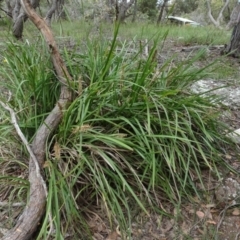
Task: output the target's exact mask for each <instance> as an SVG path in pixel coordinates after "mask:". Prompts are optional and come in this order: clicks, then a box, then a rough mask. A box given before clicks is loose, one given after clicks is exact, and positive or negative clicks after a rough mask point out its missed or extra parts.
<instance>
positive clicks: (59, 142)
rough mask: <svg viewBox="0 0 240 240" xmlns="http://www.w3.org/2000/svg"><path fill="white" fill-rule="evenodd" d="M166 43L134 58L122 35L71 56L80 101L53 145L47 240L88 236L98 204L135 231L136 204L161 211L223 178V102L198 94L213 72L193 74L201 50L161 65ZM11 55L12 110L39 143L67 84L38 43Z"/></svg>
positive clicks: (52, 139) (155, 44)
mask: <svg viewBox="0 0 240 240" xmlns="http://www.w3.org/2000/svg"><path fill="white" fill-rule="evenodd" d="M164 39H165V36H163V38H162V39H161V38H156V39H155V40H152V46H151V50H150V51H149V55H148V56H144V55H143V53H142V51H141V50H140V51H138V52H137V53H135V51H132V50H133V49H132V43H131V44H130V45H129V44H128V43H127V42H123V43H119V42H118V41H117V34H115V35H114V38H113V40H111V41H108V40H105V39H101V40H99V39H98V40H96V41H95V40H93V41H92V42H87V43H86V45H85V47H84V50H83V49H81V48H80V50H79V49H78V48H77V47H76V49H74V51H73V50H70V51H68V50H65V51H64V53H65V59H66V62H67V65H68V68H69V70H70V72H71V74H72V76H73V77H74V78H75V81H74V84H72V85H71V87H72V89H73V91H74V92H75V99H74V101H73V102H72V104H71V105H70V106H69V108H68V109H67V110H66V111H65V112H64V116H63V121H62V123H61V124H60V126H59V128H58V130H57V131H56V132H55V133H54V135H53V136H51V137H49V143H48V146H46V156H47V161H46V164H45V174H46V180H47V183H48V191H49V194H48V199H47V208H46V216H45V217H44V219H43V223H42V228H41V229H40V230H39V234H38V239H47V238H48V236H49V234H51V236H52V235H53V236H54V237H55V239H64V237H65V236H66V235H65V234H73V232H74V231H75V235H76V237H78V238H80V237H81V234H82V231H81V227H80V226H79V225H81V226H83V227H82V228H85V224H86V223H85V222H84V221H83V218H82V214H84V213H87V212H88V211H89V209H91V208H92V206H96V205H99V206H100V205H101V206H102V207H103V208H104V210H105V211H106V214H107V215H108V217H109V221H110V222H111V224H112V225H114V224H115V223H116V222H118V224H119V225H120V226H121V229H122V230H127V229H129V227H130V223H131V220H132V209H133V208H136V203H137V205H138V207H140V208H141V209H142V210H143V211H145V212H147V209H149V208H146V206H151V207H152V209H155V210H156V208H158V206H159V205H160V204H159V203H160V201H162V200H164V201H171V202H173V203H174V202H178V201H181V198H182V196H185V197H186V196H188V195H189V194H190V193H191V192H192V191H196V192H197V189H196V188H195V187H194V179H195V178H198V179H199V180H200V181H201V168H202V167H208V168H209V169H211V170H212V171H215V172H217V166H216V165H217V164H218V163H220V161H219V148H218V146H219V145H221V144H223V143H224V142H225V139H223V137H222V134H221V133H220V131H219V129H221V130H223V125H222V124H221V123H220V122H219V120H218V119H217V116H218V113H219V112H218V107H216V104H215V103H214V98H213V97H204V98H203V97H202V96H200V95H197V94H193V93H191V92H190V91H189V88H190V86H191V84H193V83H194V82H195V81H196V80H198V79H199V78H200V77H202V75H203V74H204V72H205V69H196V68H193V63H194V62H195V61H196V60H197V59H198V57H200V56H201V53H199V54H197V55H196V57H195V58H192V59H188V60H186V61H184V62H181V63H179V64H177V65H176V66H175V67H171V63H172V59H170V60H169V61H166V62H165V63H163V64H161V65H159V64H158V57H157V56H158V54H159V53H158V46H159V44H158V43H160V42H161V41H164ZM18 48H20V49H18ZM35 48H36V49H38V50H34V49H35ZM16 50H18V51H17V53H16V54H14V57H10V56H11V55H10V54H12V52H14V53H15V52H16ZM5 54H6V63H7V64H6V65H5V66H1V69H3V70H4V71H2V72H3V77H5V78H6V79H7V81H6V83H7V84H8V85H7V88H9V89H10V90H11V92H12V96H13V97H12V100H11V101H10V102H9V104H11V105H12V107H13V108H14V109H15V110H16V112H17V113H18V118H19V122H20V126H21V127H22V129H23V130H24V132H25V134H27V136H28V139H29V141H31V138H32V136H33V135H34V131H36V129H37V128H38V127H39V125H40V124H41V123H42V121H43V119H44V117H45V116H46V115H47V114H48V112H49V111H50V110H51V108H52V106H53V105H54V103H55V101H56V99H57V95H58V86H57V83H56V82H54V74H53V72H52V71H51V70H49V69H50V66H51V65H50V63H49V64H46V62H49V61H48V59H47V57H46V54H45V52H44V53H43V54H39V48H38V47H37V46H34V47H32V46H21V47H19V46H15V45H10V46H9V47H8V49H7V51H6V53H5ZM8 54H9V55H8ZM6 69H7V71H6ZM5 87H6V85H5ZM28 89H30V91H29V90H28ZM2 126H3V125H2ZM5 126H6V123H5V125H4V128H3V127H2V129H6V128H5ZM26 129H27V130H28V131H26ZM29 129H30V130H32V131H29ZM160 196H161V197H160ZM49 215H50V216H52V218H49ZM85 229H86V228H85ZM50 230H54V231H52V232H50ZM89 234H91V233H89ZM85 237H86V236H85Z"/></svg>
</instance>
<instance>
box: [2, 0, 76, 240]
mask: <svg viewBox="0 0 240 240" xmlns="http://www.w3.org/2000/svg"><path fill="white" fill-rule="evenodd" d="M21 6H22V8H23V9H24V11H25V12H26V13H27V15H28V17H29V19H30V20H31V21H32V22H33V23H34V24H35V26H36V27H37V28H38V29H39V30H40V31H41V33H42V34H43V36H44V39H45V41H46V43H47V44H48V47H49V51H50V54H51V56H52V62H53V65H54V68H55V70H56V73H57V77H58V80H59V81H60V82H61V83H62V85H61V93H60V96H59V100H58V101H57V103H56V105H55V107H54V108H53V110H52V111H51V112H50V114H49V115H48V116H47V118H46V119H45V120H44V123H43V124H42V125H41V126H40V128H39V129H38V130H37V132H36V135H35V138H34V140H33V143H32V147H31V149H32V151H33V154H34V156H35V157H36V159H37V162H38V164H39V168H40V170H41V169H42V168H43V164H44V161H45V145H46V142H47V139H48V137H49V135H50V134H51V133H52V132H53V131H54V130H55V129H56V128H57V126H58V125H59V123H60V121H61V119H62V116H63V111H64V110H65V109H66V108H67V107H68V105H69V103H70V102H71V100H72V92H71V90H70V89H69V87H68V84H69V82H71V76H70V74H69V73H68V71H67V67H66V65H65V64H64V62H63V60H62V58H61V56H60V53H59V50H58V48H57V44H56V42H55V40H54V37H53V34H52V32H51V30H50V29H49V27H48V26H47V24H46V22H45V21H44V20H43V19H42V18H40V17H39V16H38V15H37V13H36V12H35V10H34V9H33V8H32V6H31V4H30V2H29V0H21ZM29 183H30V194H29V196H30V197H29V202H28V204H27V206H26V207H25V208H24V211H23V213H22V214H21V216H20V217H19V218H18V221H17V223H16V225H15V226H14V227H13V228H12V229H11V230H10V231H9V232H8V233H7V235H5V236H4V237H3V238H2V240H27V239H29V238H30V237H31V236H32V234H33V233H34V231H35V230H36V228H37V226H38V224H39V221H40V219H41V218H42V216H43V214H44V212H45V205H46V194H45V190H44V187H43V185H42V176H41V175H39V174H37V169H36V167H35V161H34V158H33V157H32V155H31V157H30V160H29Z"/></svg>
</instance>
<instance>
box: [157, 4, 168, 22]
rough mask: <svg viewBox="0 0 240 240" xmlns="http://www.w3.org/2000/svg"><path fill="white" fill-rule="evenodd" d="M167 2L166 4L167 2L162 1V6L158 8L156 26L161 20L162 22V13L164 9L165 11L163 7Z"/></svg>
mask: <svg viewBox="0 0 240 240" xmlns="http://www.w3.org/2000/svg"><path fill="white" fill-rule="evenodd" d="M167 2H168V0H164V2H163V4H162V6H161V8H160V12H159V15H158V19H157V25H159V24H160V22H161V20H162V16H163V11H164V9H165V7H166V5H167Z"/></svg>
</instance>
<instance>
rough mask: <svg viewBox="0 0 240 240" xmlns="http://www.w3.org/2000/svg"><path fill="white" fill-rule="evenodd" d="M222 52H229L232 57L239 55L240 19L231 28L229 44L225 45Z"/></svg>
mask: <svg viewBox="0 0 240 240" xmlns="http://www.w3.org/2000/svg"><path fill="white" fill-rule="evenodd" d="M221 53H222V54H230V55H231V56H233V57H238V58H239V57H240V21H239V22H238V24H237V25H236V26H235V27H234V28H233V31H232V36H231V39H230V42H229V44H227V45H225V48H224V50H223V51H222V52H221Z"/></svg>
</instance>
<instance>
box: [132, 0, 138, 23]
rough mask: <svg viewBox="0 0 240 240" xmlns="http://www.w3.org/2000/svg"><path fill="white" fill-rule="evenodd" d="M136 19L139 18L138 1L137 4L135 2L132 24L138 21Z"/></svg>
mask: <svg viewBox="0 0 240 240" xmlns="http://www.w3.org/2000/svg"><path fill="white" fill-rule="evenodd" d="M136 17H137V0H135V2H134V10H133V18H132V22H135V21H136Z"/></svg>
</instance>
